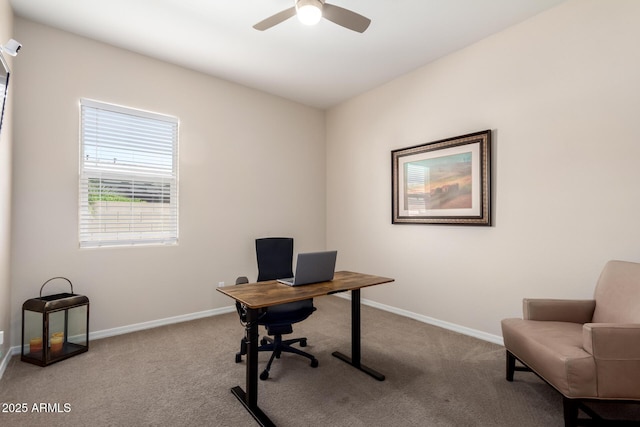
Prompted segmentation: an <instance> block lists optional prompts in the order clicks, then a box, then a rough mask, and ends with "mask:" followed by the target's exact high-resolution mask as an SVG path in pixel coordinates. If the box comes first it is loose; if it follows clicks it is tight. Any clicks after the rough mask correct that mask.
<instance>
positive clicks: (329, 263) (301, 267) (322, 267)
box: [278, 251, 338, 286]
mask: <svg viewBox="0 0 640 427" xmlns="http://www.w3.org/2000/svg"><path fill="white" fill-rule="evenodd" d="M337 256H338V251H325V252H308V253H303V254H298V261H297V262H296V272H295V275H294V277H290V278H288V279H278V282H280V283H284V284H285V285H288V286H300V285H309V284H311V283H318V282H327V281H329V280H333V272H334V271H335V269H336V258H337Z"/></svg>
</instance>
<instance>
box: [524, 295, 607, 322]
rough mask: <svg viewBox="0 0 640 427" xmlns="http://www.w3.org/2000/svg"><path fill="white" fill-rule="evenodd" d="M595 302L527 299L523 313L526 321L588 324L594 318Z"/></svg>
mask: <svg viewBox="0 0 640 427" xmlns="http://www.w3.org/2000/svg"><path fill="white" fill-rule="evenodd" d="M595 308H596V302H595V300H565V299H541V298H535V299H532V298H525V299H523V300H522V313H523V318H524V319H525V320H547V321H555V322H571V323H587V322H590V321H591V319H592V318H593V311H594V310H595Z"/></svg>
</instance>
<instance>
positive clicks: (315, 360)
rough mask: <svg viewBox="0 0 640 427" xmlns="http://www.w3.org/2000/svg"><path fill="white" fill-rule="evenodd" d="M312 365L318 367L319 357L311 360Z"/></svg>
mask: <svg viewBox="0 0 640 427" xmlns="http://www.w3.org/2000/svg"><path fill="white" fill-rule="evenodd" d="M311 367H312V368H317V367H318V359H313V360H312V361H311Z"/></svg>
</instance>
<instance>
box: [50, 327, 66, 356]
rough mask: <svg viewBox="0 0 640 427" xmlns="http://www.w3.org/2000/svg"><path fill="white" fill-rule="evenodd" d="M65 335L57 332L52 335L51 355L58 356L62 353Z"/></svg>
mask: <svg viewBox="0 0 640 427" xmlns="http://www.w3.org/2000/svg"><path fill="white" fill-rule="evenodd" d="M63 339H64V334H63V333H62V332H56V333H54V334H52V335H51V353H53V354H56V353H60V352H61V351H62V341H63Z"/></svg>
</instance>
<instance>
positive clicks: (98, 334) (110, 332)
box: [0, 306, 236, 378]
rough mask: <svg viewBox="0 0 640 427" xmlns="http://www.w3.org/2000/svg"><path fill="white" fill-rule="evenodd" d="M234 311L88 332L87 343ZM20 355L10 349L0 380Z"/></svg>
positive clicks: (17, 348)
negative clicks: (12, 361)
mask: <svg viewBox="0 0 640 427" xmlns="http://www.w3.org/2000/svg"><path fill="white" fill-rule="evenodd" d="M234 311H236V308H235V307H234V306H229V307H222V308H215V309H211V310H205V311H199V312H197V313H189V314H183V315H181V316H174V317H167V318H164V319H158V320H152V321H149V322H142V323H135V324H133V325H127V326H121V327H118V328H112V329H104V330H102V331H94V332H89V341H92V340H99V339H101V338H108V337H113V336H116V335H122V334H128V333H130V332H136V331H143V330H145V329H152V328H157V327H158V326H164V325H171V324H174V323H180V322H187V321H189V320H195V319H202V318H204V317H210V316H217V315H219V314H226V313H231V312H234ZM18 354H20V346H19V345H16V346H14V347H11V348H10V349H9V351H8V352H7V354H6V355H5V357H4V359H3V360H2V364H1V365H0V378H2V374H3V373H4V370H5V368H6V367H7V364H8V363H9V359H10V358H11V356H15V355H18Z"/></svg>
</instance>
